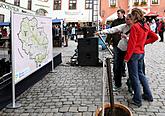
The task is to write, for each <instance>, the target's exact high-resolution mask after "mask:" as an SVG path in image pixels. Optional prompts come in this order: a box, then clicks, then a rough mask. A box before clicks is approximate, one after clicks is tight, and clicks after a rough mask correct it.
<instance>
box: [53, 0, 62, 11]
mask: <svg viewBox="0 0 165 116" xmlns="http://www.w3.org/2000/svg"><path fill="white" fill-rule="evenodd" d="M53 10H61V0H54V6H53Z"/></svg>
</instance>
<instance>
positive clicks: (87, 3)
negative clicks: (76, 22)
mask: <svg viewBox="0 0 165 116" xmlns="http://www.w3.org/2000/svg"><path fill="white" fill-rule="evenodd" d="M85 9H92V0H85Z"/></svg>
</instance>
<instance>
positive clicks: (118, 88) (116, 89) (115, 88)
mask: <svg viewBox="0 0 165 116" xmlns="http://www.w3.org/2000/svg"><path fill="white" fill-rule="evenodd" d="M120 89H121V87H117V86H115V85H114V86H113V91H119V90H120Z"/></svg>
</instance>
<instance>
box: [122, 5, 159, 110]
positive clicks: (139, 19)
mask: <svg viewBox="0 0 165 116" xmlns="http://www.w3.org/2000/svg"><path fill="white" fill-rule="evenodd" d="M131 14H132V16H133V20H134V24H133V25H132V26H131V29H130V35H129V40H128V46H127V52H126V55H125V57H124V60H125V62H127V65H128V72H129V78H130V79H131V83H132V89H133V91H134V95H133V98H132V99H130V100H128V102H129V103H130V104H133V105H136V106H138V107H140V106H141V105H142V98H143V99H144V100H147V101H150V102H152V101H153V96H152V93H151V90H150V88H149V84H148V81H147V78H146V76H145V75H144V72H143V63H144V46H145V45H146V44H149V43H153V42H155V41H156V40H157V39H158V37H157V35H156V34H155V33H154V32H153V31H151V30H150V27H149V26H148V25H147V23H146V22H145V18H144V15H143V12H142V10H140V9H138V8H134V9H132V11H131ZM140 84H141V85H142V87H143V94H142V93H141V85H140Z"/></svg>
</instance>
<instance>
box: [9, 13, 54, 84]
mask: <svg viewBox="0 0 165 116" xmlns="http://www.w3.org/2000/svg"><path fill="white" fill-rule="evenodd" d="M12 15H13V16H12V41H13V42H12V44H13V45H12V46H13V48H14V49H13V52H12V53H13V55H14V57H13V60H12V62H14V68H13V69H14V71H15V73H14V74H15V83H17V82H19V81H21V80H22V79H24V78H26V77H27V76H29V75H30V74H32V73H33V72H35V71H36V70H38V69H39V68H41V67H42V66H44V65H46V64H47V63H49V62H50V61H51V60H52V39H51V38H52V32H51V31H52V24H51V23H52V22H51V18H48V17H39V16H34V15H27V14H20V13H13V14H12Z"/></svg>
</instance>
